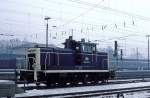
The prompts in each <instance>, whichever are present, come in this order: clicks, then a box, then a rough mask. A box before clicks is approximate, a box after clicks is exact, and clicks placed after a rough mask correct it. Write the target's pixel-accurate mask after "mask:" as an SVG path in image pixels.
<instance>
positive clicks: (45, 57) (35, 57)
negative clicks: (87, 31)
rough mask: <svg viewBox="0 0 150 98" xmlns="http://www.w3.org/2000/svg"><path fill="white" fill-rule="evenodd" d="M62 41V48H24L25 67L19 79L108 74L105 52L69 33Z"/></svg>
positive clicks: (83, 77)
mask: <svg viewBox="0 0 150 98" xmlns="http://www.w3.org/2000/svg"><path fill="white" fill-rule="evenodd" d="M64 45H65V48H57V47H55V48H54V47H48V48H45V47H43V48H42V47H36V48H30V49H28V52H27V69H26V70H22V71H21V79H26V80H27V81H34V80H35V81H43V80H45V81H46V83H47V84H52V83H53V84H54V83H60V84H64V83H68V82H70V83H72V82H73V83H77V82H81V81H82V82H88V81H95V82H96V81H104V80H107V79H108V78H109V70H108V54H107V53H105V52H98V51H97V50H96V44H95V43H88V42H85V41H84V40H82V41H75V40H73V39H72V38H71V37H70V38H69V39H66V41H65V43H64ZM62 80H63V81H62Z"/></svg>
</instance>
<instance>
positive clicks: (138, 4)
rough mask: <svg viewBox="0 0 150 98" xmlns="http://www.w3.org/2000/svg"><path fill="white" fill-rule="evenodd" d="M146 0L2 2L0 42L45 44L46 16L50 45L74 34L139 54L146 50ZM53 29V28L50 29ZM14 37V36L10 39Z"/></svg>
mask: <svg viewBox="0 0 150 98" xmlns="http://www.w3.org/2000/svg"><path fill="white" fill-rule="evenodd" d="M149 4H150V1H149V0H1V3H0V17H1V18H0V25H1V26H0V34H5V35H6V36H0V38H1V39H12V38H19V39H21V40H27V41H31V42H39V43H45V28H46V27H45V24H46V21H45V20H44V17H45V16H49V17H51V19H50V20H49V43H53V44H56V45H58V44H59V45H60V43H62V42H63V41H64V40H65V38H67V37H68V36H69V35H71V33H72V32H73V37H74V39H76V40H80V39H81V38H85V39H86V40H90V41H96V42H97V43H98V44H99V46H100V47H102V48H103V47H107V46H113V45H114V40H117V41H118V43H119V46H120V48H123V49H124V50H126V51H127V50H128V49H129V50H130V51H128V52H135V53H136V51H135V50H136V48H139V51H140V52H141V53H146V52H144V51H147V38H146V37H145V36H146V35H147V34H150V12H149V9H150V6H149ZM53 26H56V27H53ZM9 35H14V36H9Z"/></svg>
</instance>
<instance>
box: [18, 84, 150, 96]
mask: <svg viewBox="0 0 150 98" xmlns="http://www.w3.org/2000/svg"><path fill="white" fill-rule="evenodd" d="M147 90H150V82H139V83H127V84H109V85H99V86H98V85H97V86H84V87H70V88H55V89H43V90H35V89H34V90H29V91H27V92H26V93H23V94H16V95H15V97H16V98H41V97H42V98H47V97H50V98H51V97H53V98H55V97H56V98H77V97H94V96H103V95H112V94H115V95H116V96H120V95H123V94H125V93H129V92H139V91H147ZM118 98H119V97H118Z"/></svg>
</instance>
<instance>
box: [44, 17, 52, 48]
mask: <svg viewBox="0 0 150 98" xmlns="http://www.w3.org/2000/svg"><path fill="white" fill-rule="evenodd" d="M44 19H45V20H46V21H47V24H46V48H47V47H48V20H49V19H51V18H50V17H45V18H44Z"/></svg>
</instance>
